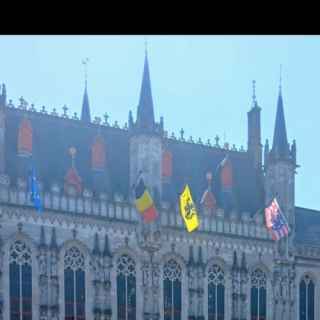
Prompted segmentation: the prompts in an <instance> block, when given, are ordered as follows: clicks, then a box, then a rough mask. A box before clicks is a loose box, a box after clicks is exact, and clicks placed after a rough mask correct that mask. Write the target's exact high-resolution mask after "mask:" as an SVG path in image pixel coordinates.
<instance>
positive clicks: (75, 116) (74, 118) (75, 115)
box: [72, 112, 79, 120]
mask: <svg viewBox="0 0 320 320" xmlns="http://www.w3.org/2000/svg"><path fill="white" fill-rule="evenodd" d="M72 119H73V120H79V118H78V115H77V113H76V112H75V113H74V114H73V117H72Z"/></svg>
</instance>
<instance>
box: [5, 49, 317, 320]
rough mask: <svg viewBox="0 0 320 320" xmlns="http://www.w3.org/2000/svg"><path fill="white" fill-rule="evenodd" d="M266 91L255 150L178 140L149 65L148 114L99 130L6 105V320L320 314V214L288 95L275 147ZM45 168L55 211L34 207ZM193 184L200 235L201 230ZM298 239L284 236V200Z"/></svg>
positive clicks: (251, 129)
mask: <svg viewBox="0 0 320 320" xmlns="http://www.w3.org/2000/svg"><path fill="white" fill-rule="evenodd" d="M260 111H261V109H260V107H259V106H258V104H257V101H256V98H255V95H254V96H253V104H252V106H251V107H250V110H249V112H248V145H247V148H246V150H245V149H244V148H240V149H239V150H238V149H237V148H236V147H234V146H233V147H229V145H228V144H224V145H221V143H219V139H218V137H217V138H216V140H215V143H213V144H211V143H210V141H208V142H206V143H203V142H202V141H201V140H200V139H199V141H193V139H192V137H190V138H188V139H185V137H184V132H183V130H181V132H180V135H179V137H176V136H175V135H174V134H172V135H170V134H169V135H168V134H167V132H166V131H165V126H164V121H163V118H161V119H160V121H159V122H156V121H155V118H154V107H153V100H152V94H151V85H150V76H149V66H148V58H147V55H146V57H145V64H144V71H143V78H142V86H141V92H140V100H139V105H138V108H137V114H136V117H135V118H136V119H135V120H134V117H133V115H132V113H131V111H130V112H129V119H128V123H127V124H126V125H125V126H124V127H123V128H120V127H119V125H118V123H117V122H115V123H114V124H113V125H110V124H109V123H108V116H107V115H105V119H104V121H101V119H100V118H95V119H94V121H91V118H90V107H89V99H88V94H87V88H86V89H85V93H84V99H83V106H82V112H81V118H80V119H78V118H77V115H76V114H75V115H74V116H72V117H70V116H69V115H68V113H67V108H66V107H65V108H64V110H63V113H62V114H61V115H59V114H58V113H57V111H56V110H55V109H54V110H53V111H52V112H50V113H49V112H47V110H46V109H45V107H42V109H41V110H40V111H37V110H36V109H35V107H34V106H33V105H31V106H28V104H27V102H26V101H25V100H24V99H23V98H22V99H20V103H19V105H17V106H14V105H13V103H12V101H11V100H8V101H7V94H6V89H5V86H4V85H3V86H2V90H1V96H0V201H1V202H0V226H1V229H0V230H1V231H0V319H1V320H31V319H32V320H38V319H41V320H49V319H50V320H58V319H59V320H84V319H85V320H91V319H94V320H106V319H112V320H116V319H121V320H135V319H136V320H140V319H150V320H151V319H152V320H155V319H164V320H186V319H190V320H191V319H192V320H222V319H225V320H231V319H232V320H258V319H259V320H266V319H267V320H316V319H320V303H319V302H320V212H316V211H313V210H309V209H305V208H301V207H296V206H295V174H296V170H297V168H298V166H297V163H296V146H295V142H294V141H293V143H292V144H289V143H288V140H287V133H286V125H285V117H284V105H283V99H282V93H281V88H280V91H279V97H278V102H277V110H276V118H275V130H274V136H273V142H272V146H270V149H269V145H268V142H266V143H265V145H264V148H263V146H262V143H261V138H260V137H261V130H260ZM30 166H34V168H35V169H36V174H37V177H38V180H39V184H40V192H41V198H42V201H43V207H44V208H43V212H42V213H38V212H37V211H36V210H35V208H34V207H33V206H32V203H31V202H30V197H29V193H28V184H27V181H28V178H27V177H28V169H29V167H30ZM140 170H142V172H143V176H144V181H145V184H146V186H147V187H148V189H149V190H150V192H151V194H152V196H153V199H154V202H155V204H156V207H157V210H158V213H159V215H158V219H157V220H156V221H155V222H152V223H149V224H146V223H144V222H143V220H142V218H141V215H140V214H139V213H138V212H137V211H136V210H135V207H134V194H133V192H132V186H133V185H134V183H135V180H136V177H137V174H138V172H140ZM186 183H188V184H189V186H190V188H191V191H192V194H193V197H194V200H195V202H196V205H197V208H198V211H199V216H200V221H201V223H200V227H199V229H198V230H196V231H195V232H192V233H188V232H187V231H186V228H185V226H184V224H183V220H182V218H181V216H180V213H179V207H178V205H177V204H178V196H179V193H180V192H181V191H182V189H183V186H184V185H185V184H186ZM275 196H276V197H277V199H278V202H279V204H280V206H281V208H282V210H283V212H284V214H285V216H286V217H287V219H288V221H289V224H290V228H291V232H290V236H289V237H288V238H285V239H282V240H280V241H278V242H276V241H273V240H272V239H271V236H270V235H269V233H268V232H267V230H266V228H265V226H264V210H263V209H264V207H265V206H266V205H267V204H269V202H270V200H271V199H272V198H273V197H275Z"/></svg>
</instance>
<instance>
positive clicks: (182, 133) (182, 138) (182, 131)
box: [180, 128, 184, 141]
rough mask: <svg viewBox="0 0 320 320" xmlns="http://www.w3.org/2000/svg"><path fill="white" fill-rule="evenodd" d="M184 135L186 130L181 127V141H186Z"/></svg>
mask: <svg viewBox="0 0 320 320" xmlns="http://www.w3.org/2000/svg"><path fill="white" fill-rule="evenodd" d="M183 135H184V130H183V128H181V130H180V140H181V141H184V137H183Z"/></svg>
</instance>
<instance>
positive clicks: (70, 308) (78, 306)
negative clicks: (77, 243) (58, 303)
mask: <svg viewBox="0 0 320 320" xmlns="http://www.w3.org/2000/svg"><path fill="white" fill-rule="evenodd" d="M85 296H86V286H85V258H84V255H83V254H82V253H81V251H80V250H79V249H78V248H77V247H71V248H69V249H68V250H67V251H66V252H65V255H64V302H65V318H64V319H65V320H84V319H85V318H86V317H85V314H86V312H85V303H86V300H85Z"/></svg>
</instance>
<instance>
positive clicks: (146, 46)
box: [144, 36, 148, 56]
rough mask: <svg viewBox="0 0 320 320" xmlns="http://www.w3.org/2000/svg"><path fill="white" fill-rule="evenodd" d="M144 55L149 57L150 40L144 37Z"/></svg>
mask: <svg viewBox="0 0 320 320" xmlns="http://www.w3.org/2000/svg"><path fill="white" fill-rule="evenodd" d="M144 53H145V55H146V56H147V55H148V40H147V37H146V36H145V37H144Z"/></svg>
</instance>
